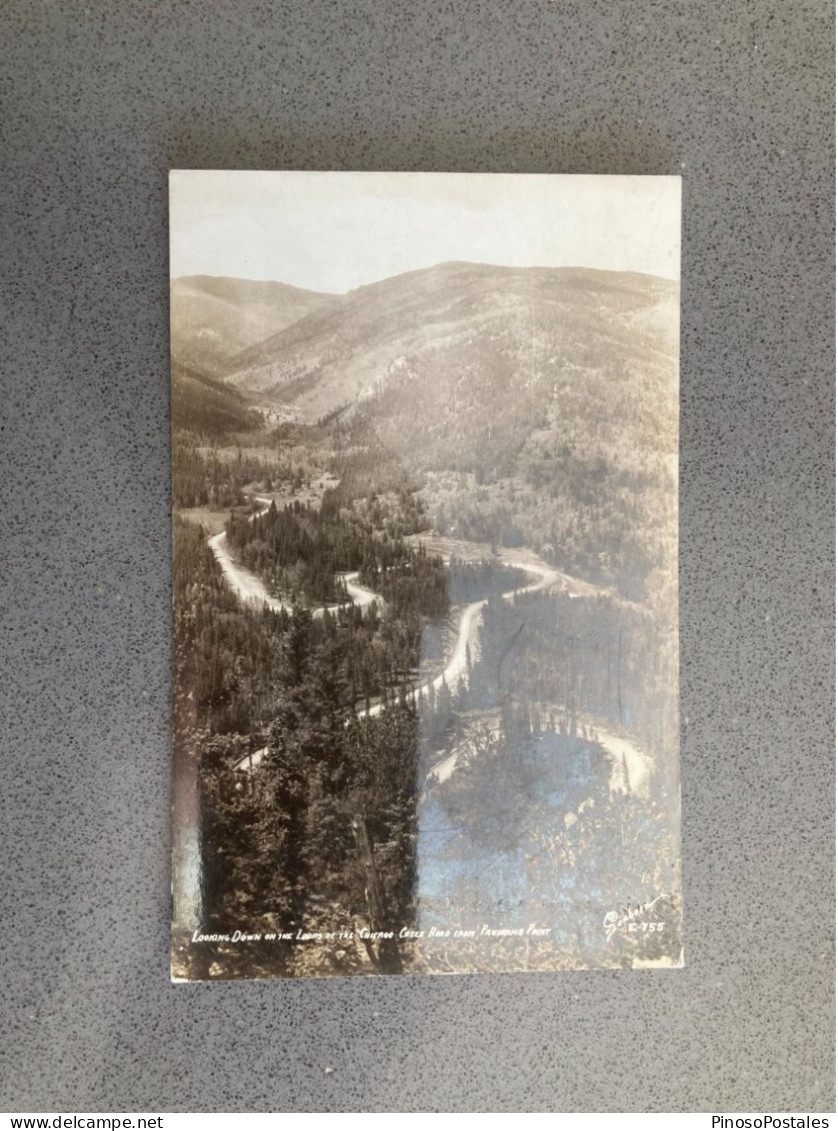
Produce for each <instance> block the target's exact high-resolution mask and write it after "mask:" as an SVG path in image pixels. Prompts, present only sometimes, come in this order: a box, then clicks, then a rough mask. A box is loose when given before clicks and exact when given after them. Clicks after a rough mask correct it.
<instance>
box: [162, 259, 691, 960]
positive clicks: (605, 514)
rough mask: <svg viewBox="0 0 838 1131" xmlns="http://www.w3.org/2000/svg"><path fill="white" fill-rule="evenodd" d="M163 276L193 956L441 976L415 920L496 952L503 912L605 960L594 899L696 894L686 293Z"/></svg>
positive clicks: (462, 270) (564, 273)
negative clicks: (194, 875)
mask: <svg viewBox="0 0 838 1131" xmlns="http://www.w3.org/2000/svg"><path fill="white" fill-rule="evenodd" d="M172 288H173V289H172V294H173V300H172V301H173V307H172V309H173V346H172V351H173V469H174V502H175V569H174V589H175V748H176V751H175V752H176V759H180V760H181V761H182V762H184V763H185V764H190V765H194V766H196V767H197V780H198V791H199V797H200V807H201V812H202V813H203V820H204V828H203V836H202V843H203V849H202V874H203V875H204V885H203V889H202V890H203V892H204V896H203V898H204V904H203V906H202V908H199V909H197V910H196V911H195V912H194V914H195V915H196V916H197V918H198V919H199V920H200V921H194V922H184V923H183V924H182V934H183V938H184V940H188V939H189V938H191V936H192V934H193V933H194V932H195V931H196V930H198V931H200V932H201V933H203V934H204V935H206V936H211V935H212V936H215V935H217V936H219V937H221V936H224V935H229V934H230V933H231V932H232V931H233V930H239V931H242V932H247V933H249V935H255V936H258V935H259V934H260V933H266V932H268V933H277V932H279V933H280V934H281V935H283V937H284V936H288V937H291V936H293V935H295V934H296V933H297V932H299V931H302V930H303V929H305V933H306V936H307V938H309V940H311V939H313V938H315V937H319V936H324V937H325V936H326V935H328V934H329V933H335V932H342V933H343V934H344V935H345V936H346V942H345V945H342V947H341V948H340V949H339V950H336V948H335V947H334V946H326V945H323V946H321V947H318V946H316V945H308V946H306V947H305V948H304V949H303V948H299V947H295V946H293V945H291V944H289V945H282V946H277V945H273V946H263V945H260V944H258V943H254V945H253V946H251V947H250V948H249V950H248V955H247V961H248V962H249V963H250V964H251V965H250V969H251V970H253V969H256V970H257V972H258V971H262V972H264V974H265V975H276V974H279V975H283V974H285V975H290V974H298V973H301V972H304V973H349V974H352V973H360V974H363V973H373V972H391V971H393V970H395V969H396V968H398V969H400V970H404V969H406V970H408V971H415V972H421V971H430V970H445V969H447V968H448V964H450V963H452V962H454V959H453V958H452V955H451V954H450V953H449V948H447V947H436V948H435V947H431V946H429V945H428V943H427V934H425V935H424V936H423V934H422V932H426V930H427V928H428V927H433V928H434V929H435V930H437V931H440V932H442V931H443V930H444V925H445V924H450V923H451V922H452V921H453V920H452V916H454V917H455V918H456V919H457V930H458V931H460V935H459V936H458V947H459V948H460V949H459V950H458V954H459V956H460V958H459V961H463V960H465V961H466V963H468V962H473V963H474V964H475V968H480V963H481V961H482V960H483V959H481V954H482V953H483V952H482V951H481V949H480V947H479V946H478V945H477V943H475V942H473V941H472V942H470V941H468V940H473V939H474V938H475V937H476V936H475V935H474V933H473V929H474V928H475V924H477V925H478V926H479V921H483V920H485V918H486V915H487V914H489V912H490V911H492V907H491V906H490V905H492V906H493V905H494V903H496V901H497V900H498V899H500V901H501V903H500V904H499V905H498V906H497V907H495V909H494V911H492V913H493V914H497V915H502V916H503V917H504V923H505V924H511V925H510V926H509V930H510V931H511V932H513V933H515V932H517V931H518V930H519V923H518V921H519V919H520V920H521V923H522V924H523V925H522V926H521V928H520V929H521V930H523V928H524V927H525V926H526V924H525V923H523V920H524V919H526V918H527V917H528V916H529V917H530V919H529V921H533V920H532V917H533V916H535V915H536V914H537V917H538V918H539V920H540V921H548V922H549V923H550V924H551V926H550V929H549V930H547V928H545V931H544V933H543V936H541V935H537V936H535V937H534V938H532V939H531V940H530V941H529V942H528V943H527V947H526V952H525V953H524V952H523V951H522V958H521V961H522V962H525V963H526V967H523V966H522V968H532V969H539V968H545V969H554V968H556V966H557V965H558V966H561V965H567V966H574V965H579V964H585V963H588V962H591V961H593V960H594V959H593V957H592V956H593V955H594V954H595V953H599V951H600V950H601V946H600V943H599V938H598V935H597V932H598V931H600V929H601V928H600V926H599V925H598V923H597V922H596V921H595V920H593V919H591V920H590V921H587V920H586V923H587V925H586V926H585V927H584V928H583V929H582V928H580V929H576V930H575V929H573V928H572V924H573V923H574V922H578V919H579V914H580V911H579V909H580V907H584V906H587V905H588V904H589V903H590V902H591V900H592V898H593V897H594V893H597V895H596V899H597V900H602V899H610V900H612V901H619V900H620V899H624V898H626V897H627V895H633V894H634V893H635V892H636V893H638V894H643V895H644V896H645V895H648V896H649V897H650V898H651V897H653V896H655V895H658V894H659V893H660V892H661V891H674V890H675V889H676V888H677V884H676V883H675V880H674V878H673V877H672V876H669V875H668V873H667V867H668V861H670V860H671V859H672V856H673V848H672V846H673V844H674V843H675V841H676V838H677V804H674V802H677V741H678V715H677V620H676V619H675V608H676V606H673V599H674V594H675V593H676V582H677V552H676V541H675V535H676V530H677V510H676V502H675V500H676V494H675V478H674V477H675V475H676V474H677V463H676V462H674V461H675V458H676V457H675V453H677V399H676V400H673V398H672V396H671V390H672V388H673V382H674V381H675V380H676V378H677V339H673V337H672V335H671V325H672V310H673V309H674V308H677V287H675V285H674V284H671V283H669V282H667V281H666V280H660V279H654V278H652V277H650V276H634V275H621V274H614V273H609V272H595V271H587V270H581V269H514V268H494V267H490V266H487V265H483V264H463V263H451V264H441V265H440V266H439V267H436V268H432V269H429V270H426V271H421V272H412V273H408V274H407V275H403V276H398V277H396V278H393V279H389V280H384V281H382V282H381V283H378V284H373V285H371V286H368V287H361V288H359V289H358V290H357V291H353V292H349V294H347V295H337V296H336V295H319V294H317V293H315V292H301V291H298V290H297V289H295V288H288V287H285V286H284V284H250V283H249V281H247V280H212V279H209V278H207V277H197V276H196V277H193V278H190V279H186V280H175V281H174V282H173V284H172ZM676 325H677V322H676ZM214 335H215V336H214ZM359 830H360V831H359ZM371 869H372V873H374V875H375V883H374V886H375V890H376V893H377V894H376V896H375V899H374V900H372V898H371V896H370V894H369V892H370V883H371V880H370V875H371V874H372V873H371ZM627 876H628V877H631V880H630V882H631V884H632V885H633V887H632V889H631V891H630V892H629V891H627V890H625V884H626V877H627ZM504 893H505V894H504ZM504 900H506V903H504ZM516 900H517V901H518V902H517V903H516V902H515V901H516ZM493 901H494V902H493ZM510 901H512V903H510ZM513 903H514V904H515V908H516V909H515V910H511V907H512V904H513ZM674 914H675V912H674V911H673V915H674ZM470 917H471V918H470ZM361 924H363V925H364V927H365V930H366V931H367V936H365V937H362V936H361V935H359V934H358V928H359V925H361ZM393 926H395V927H396V928H397V930H396V935H398V931H399V930H403V933H402V935H401V938H402V941H401V942H399V943H398V944H395V949H393V947H391V946H389V945H385V943H384V942H382V941H380V939H379V938H378V936H382V937H383V936H385V935H386V934H387V933H388V930H389V928H391V927H393ZM504 929H505V927H504V926H503V924H501V925H499V926H498V927H497V930H498V931H499V932H500V933H501V934H502V933H503V930H504ZM548 936H549V937H548ZM499 937H500V936H499ZM659 943H660V946H661V947H662V948H663V950H662V951H661V953H660V954H658V953H657V952H656V951H654V948H653V949H652V950H648V948H647V950H646V951H643V950H641V951H637V948H636V946H635V949H634V950H632V946H631V945H629V943H625V944H623V943H615V944H614V947H613V949H612V953H611V955H610V959H609V961H613V964H614V965H619V964H621V963H624V962H625V961H627V960H628V961H634V960H635V959H636V960H637V961H641V962H642V961H649V962H652V961H657V960H658V959H665V958H666V953H669V952H667V951H666V947H667V946H670V947H672V946H674V943H672V941H671V939H670V938H669V936H667V939H666V940H659ZM632 945H633V944H632ZM469 947H471V950H469ZM621 948H622V949H621ZM210 952H211V955H212V957H211V958H210V959H209V960H208V962H207V964H206V969H205V971H204V973H205V975H206V976H209V977H222V978H224V977H237V976H241V969H242V967H241V963H242V962H243V961H244V959H243V958H242V957H241V953H242V952H241V950H237V949H236V948H234V947H230V946H225V945H224V944H223V942H222V943H218V944H217V945H215V944H214V945H213V947H212V948H210V949H208V950H207V953H208V954H209V953H210ZM179 954H180V958H179V961H181V962H182V963H183V964H184V968H186V967H188V966H189V963H190V962H192V961H193V959H192V958H190V952H189V948H188V946H187V945H186V942H184V944H183V946H182V947H181V950H180V952H179ZM464 955H465V956H466V958H465V959H463V956H464ZM673 958H674V951H673ZM452 968H453V967H452ZM251 976H252V974H251Z"/></svg>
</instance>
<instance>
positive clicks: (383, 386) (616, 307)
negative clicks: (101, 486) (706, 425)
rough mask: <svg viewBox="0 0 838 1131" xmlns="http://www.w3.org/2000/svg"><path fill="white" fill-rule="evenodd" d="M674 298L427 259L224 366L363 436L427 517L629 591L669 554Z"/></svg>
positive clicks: (665, 292)
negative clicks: (406, 483) (402, 473)
mask: <svg viewBox="0 0 838 1131" xmlns="http://www.w3.org/2000/svg"><path fill="white" fill-rule="evenodd" d="M678 300H679V287H678V284H677V283H674V282H672V281H669V280H666V279H660V278H656V277H653V276H648V275H640V274H634V273H621V272H608V271H596V270H591V269H584V268H512V267H496V266H490V265H485V264H473V263H445V264H441V265H439V266H437V267H434V268H430V269H427V270H422V271H415V272H410V273H408V274H404V275H399V276H396V277H394V278H390V279H386V280H383V281H381V282H378V283H374V284H372V285H370V286H366V287H361V288H359V289H358V290H355V291H352V292H350V293H349V294H347V295H345V296H343V297H341V298H338V299H335V300H333V301H332V302H330V303H329V304H328V305H323V306H321V307H320V308H319V309H316V310H314V311H312V312H311V313H309V314H307V315H306V316H304V317H303V318H301V319H299V320H298V321H297V322H295V323H293V324H292V325H290V326H287V327H286V328H285V329H284V330H282V331H280V332H279V333H277V334H275V335H273V336H271V337H269V338H267V339H266V340H264V341H262V342H259V343H257V344H255V345H253V346H251V347H249V348H247V349H245V350H243V351H241V352H240V353H239V354H238V355H236V356H235V357H234V358H233V359H232V360H231V362H230V363H229V366H228V368H227V370H226V371H225V372H224V378H225V380H226V381H227V382H228V383H230V384H232V385H233V386H235V387H237V388H240V389H242V390H248V391H250V392H251V394H255V395H257V396H259V397H261V398H271V399H274V400H277V401H282V402H284V403H285V404H287V405H290V406H291V407H293V408H294V409H295V410H296V411H297V413H298V414H299V416H300V417H302V418H303V419H306V420H318V419H323V418H325V417H330V418H333V419H334V420H335V422H336V428H337V432H338V435H339V436H340V435H341V434H345V435H346V437H347V442H348V443H350V444H353V443H357V442H359V441H360V442H363V437H364V434H365V433H367V434H372V435H374V436H375V439H376V442H377V443H378V444H379V445H381V444H383V445H384V446H385V447H386V448H387V450H388V452H389V453H390V455H391V457H394V458H395V459H396V460H397V461H398V463H399V464H400V465H401V466H402V467H403V468H404V469H405V470H406V471H407V472H408V473H409V474H410V475H411V476H413V477H414V480H415V482H416V483H417V485H419V486H421V488H422V494H423V497H424V499H425V502H426V505H427V507H428V510H429V513H430V515H431V518H432V519H433V520H434V521H435V523H436V526H437V528H438V530H439V531H440V532H442V533H445V534H447V535H450V536H453V537H459V538H467V539H472V540H475V541H487V542H497V543H499V544H505V545H507V546H516V545H523V544H527V545H530V546H533V547H535V548H537V549H538V550H539V552H541V553H542V554H544V555H545V556H547V557H548V558H549V559H550V560H551V561H554V562H556V563H557V564H559V565H561V566H562V567H563V568H567V569H568V570H570V571H571V572H574V571H575V572H578V573H580V574H581V575H582V576H585V577H587V578H589V579H591V580H596V581H599V582H601V583H604V584H609V585H615V586H617V587H618V589H619V590H620V591H621V592H622V593H624V594H625V595H629V596H632V597H634V596H637V597H638V598H640V597H642V595H643V593H644V591H645V588H646V583H647V579H650V578H651V577H652V575H653V574H655V575H656V577H655V579H654V587H655V588H657V589H661V587H662V586H665V585H667V584H668V583H669V582H670V581H671V579H672V577H673V572H672V571H673V569H674V563H675V558H674V547H675V532H676V529H677V514H676V499H677V434H678V397H677V379H678ZM661 571H662V572H661Z"/></svg>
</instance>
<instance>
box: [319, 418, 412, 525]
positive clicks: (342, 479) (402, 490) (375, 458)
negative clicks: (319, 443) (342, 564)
mask: <svg viewBox="0 0 838 1131" xmlns="http://www.w3.org/2000/svg"><path fill="white" fill-rule="evenodd" d="M342 437H343V439H344V440H345V438H346V435H345V433H342V432H341V431H340V430H338V431H337V432H336V435H335V440H336V442H337V443H340V441H341V438H342ZM332 470H333V472H334V474H335V475H336V476H337V478H338V482H337V484H336V485H335V486H334V487H330V488H329V489H327V490H326V492H325V493H324V495H323V500H322V504H321V505H322V510H323V514H324V515H325V516H336V515H338V514H340V513H341V512H345V511H352V512H356V513H361V514H363V515H364V516H365V517H366V518H367V520H368V521H369V522H370V524H371V525H372V526H373V527H374V529H376V530H379V531H383V532H386V533H388V534H390V535H392V536H393V537H395V538H403V537H405V536H406V535H408V534H416V533H418V532H419V531H422V530H425V529H427V527H428V525H429V520H428V516H427V513H426V511H425V507H424V504H423V502H422V499H421V496H420V495H419V494H418V493H417V491H416V484H415V482H414V481H413V480H412V479H411V477H410V476H409V475H408V473H407V471H406V470H405V468H404V465H403V464H402V463H401V461H400V460H399V459H397V458H396V456H395V455H394V454H393V452H392V451H391V450H390V449H389V448H387V447H385V446H384V445H383V444H381V443H380V442H378V440H377V439H376V437H375V435H374V433H372V432H370V431H369V430H368V429H366V428H364V427H360V428H358V429H356V430H355V431H354V432H353V434H352V445H351V446H350V447H349V448H348V449H346V450H342V451H339V452H338V453H337V455H336V456H335V457H334V460H333V462H332Z"/></svg>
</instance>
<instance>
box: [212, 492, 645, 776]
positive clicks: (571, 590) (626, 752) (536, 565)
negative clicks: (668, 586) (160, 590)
mask: <svg viewBox="0 0 838 1131" xmlns="http://www.w3.org/2000/svg"><path fill="white" fill-rule="evenodd" d="M255 501H256V502H257V503H259V504H261V506H262V510H260V511H257V512H256V514H254V515H253V516H252V518H251V521H252V520H253V519H254V518H258V517H259V516H260V515H263V514H265V513H266V512H267V511H268V510H269V509H270V506H271V501H272V500H270V499H266V498H262V497H259V496H257V497H256V499H255ZM207 542H208V545H209V547H210V549H211V550H212V552H213V554H214V555H215V558H216V560H217V562H218V564H219V566H220V567H221V571H222V573H223V574H224V577H225V578H226V580H227V583H228V584H229V586H230V588H231V589H232V590H233V591H234V592H235V593H237V594H238V596H239V598H240V599H241V600H242V601H243V602H244V603H245V604H250V605H267V606H268V607H269V608H271V609H274V610H276V611H277V612H279V611H281V610H283V609H284V610H286V611H287V612H291V611H292V610H293V608H294V606H293V605H292V604H290V603H289V602H287V601H282V600H280V599H279V598H278V597H272V596H271V595H270V593H268V591H267V589H266V588H265V585H264V582H263V581H262V580H261V579H260V578H258V577H257V576H256V575H255V574H254V573H251V571H250V570H247V569H244V568H243V567H242V566H241V565H239V563H238V562H236V561H235V560H234V559H233V557H232V555H231V554H230V550H229V547H228V545H227V535H226V533H225V532H224V531H222V532H221V533H220V534H215V535H213V536H212V537H211V538H209V539H208V540H207ZM442 556H445V555H444V553H443V555H442ZM501 561H502V564H503V565H506V566H509V567H511V568H512V569H520V570H523V571H524V572H525V573H528V574H530V575H531V576H533V578H534V579H533V581H531V582H530V583H529V584H528V585H525V586H522V587H520V588H518V589H510V590H509V591H508V592H507V593H504V594H503V600H505V601H511V600H513V598H514V597H516V596H517V595H519V594H524V593H539V592H543V591H545V590H549V589H552V588H553V587H554V586H561V588H562V589H563V590H564V592H566V593H567V594H568V595H569V596H571V597H583V596H592V595H594V594H596V593H597V592H599V590H597V589H596V588H595V587H594V586H593V585H591V584H589V583H588V582H584V581H579V580H578V579H576V578H573V577H570V576H569V575H568V574H565V573H562V572H561V571H559V570H556V569H553V568H552V567H551V566H548V565H547V564H546V563H545V562H542V561H540V560H539V559H537V558H536V557H535V555H528V556H527V558H526V559H524V558H519V557H517V556H514V555H511V554H509V553H504V554H502V555H501ZM338 576H340V577H342V578H343V581H344V582H345V584H346V591H347V594H348V596H349V601H348V602H343V603H341V604H339V605H329V606H327V607H326V606H324V607H321V608H318V609H315V610H314V612H313V615H314V616H315V617H322V616H323V615H324V613H325V612H326V611H327V608H328V611H329V612H332V613H333V612H337V610H338V609H341V608H344V607H345V605H346V604H356V605H359V606H361V607H366V606H368V605H372V604H376V603H377V604H380V605H383V604H384V600H383V598H382V597H381V596H380V594H378V593H375V592H373V590H372V589H367V588H366V587H365V586H363V585H361V584H360V583H359V582H358V574H357V572H354V573H342V574H339V575H338ZM487 604H488V598H486V599H484V600H482V601H473V602H472V603H471V604H470V605H466V606H465V607H464V608H463V609H462V611H461V612H460V622H459V627H458V629H457V639H456V641H455V643H454V647H453V649H452V652H451V655H450V657H449V659H448V663H447V664H446V665H445V668H444V669H443V670H442V671H441V672H440V673H439V674H438V675H436V676H434V678H433V679H426V680H424V681H422V682H421V683H419V684H417V685H416V686H414V687H413V688H412V689H411V691H410V692H409V694H408V698H410V699H412V700H413V701H414V702H416V701H417V700H418V699H419V698H421V697H424V698H427V697H428V696H429V695H430V693H431V689H433V691H434V692H438V691H440V690H441V688H442V685H443V683H445V684H447V685H448V687H449V688H451V689H452V690H453V689H454V688H455V687H456V685H457V681H458V680H459V679H460V677H461V676H462V677H463V678H465V677H466V675H467V670H468V663H467V654H468V647H469V644H472V643H476V638H477V629H478V627H479V623H480V615H481V613H482V611H483V609H484V608H485V607H486V605H487ZM383 710H384V703H383V702H378V703H373V704H372V705H371V706H370V707H369V709H364V708H361V709H360V710H359V711H358V714H359V715H363V716H364V717H365V718H374V717H375V716H377V715H380V714H381V712H382V711H383ZM579 722H580V724H582V725H584V726H586V727H588V728H589V729H590V731H591V732H592V738H593V739H594V740H595V741H597V742H599V743H600V745H601V746H602V747H603V749H604V750H605V752H606V754H607V755H608V756H609V758H610V759H611V763H612V774H611V788H612V789H613V790H614V791H615V792H625V791H626V790H628V791H629V792H631V793H635V794H644V793H645V792H646V791H647V789H648V784H649V778H650V773H651V761H650V759H649V757H648V755H647V754H645V753H644V752H643V751H642V750H641V749H640V748H639V747H638V746H637V745H636V744H635V743H634V742H633V741H632V740H631V739H630V738H627V737H624V736H622V735H619V734H616V733H615V732H614V731H612V730H610V729H609V728H608V727H607V725H606V724H605V723H604V721H603V720H601V719H592V718H588V717H580V719H579ZM265 753H266V750H265V749H262V750H255V751H253V752H252V753H250V754H247V755H246V756H245V757H244V758H242V759H241V761H239V762H238V763H237V764H236V766H235V769H237V770H242V771H251V770H253V769H255V768H256V767H257V766H258V765H259V764H260V762H261V761H262V758H263V757H264V755H265ZM456 765H457V754H456V752H455V753H453V754H449V755H447V756H446V757H445V758H443V759H441V760H440V761H439V762H437V763H436V764H435V765H434V766H433V767H432V768H431V770H430V771H429V773H428V778H429V779H433V780H435V781H437V782H443V781H446V780H447V779H448V778H449V777H450V776H451V775H452V774H453V772H454V770H455V769H456ZM626 776H628V781H627V782H626V781H625V778H626Z"/></svg>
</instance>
